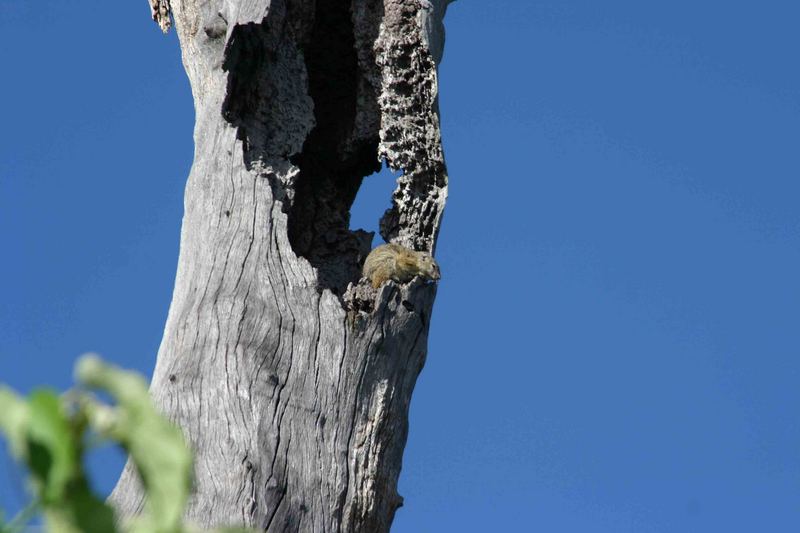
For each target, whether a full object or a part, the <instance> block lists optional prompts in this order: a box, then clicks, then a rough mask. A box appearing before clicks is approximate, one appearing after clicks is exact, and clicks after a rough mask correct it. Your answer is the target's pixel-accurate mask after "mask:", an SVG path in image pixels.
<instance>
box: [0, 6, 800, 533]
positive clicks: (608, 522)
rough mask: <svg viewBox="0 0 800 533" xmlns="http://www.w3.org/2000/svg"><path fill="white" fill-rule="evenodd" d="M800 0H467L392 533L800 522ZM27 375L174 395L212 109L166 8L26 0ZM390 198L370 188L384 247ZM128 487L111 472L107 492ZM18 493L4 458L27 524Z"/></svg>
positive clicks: (9, 293)
mask: <svg viewBox="0 0 800 533" xmlns="http://www.w3.org/2000/svg"><path fill="white" fill-rule="evenodd" d="M798 21H800V4H798V2H797V1H796V0H795V1H777V0H766V1H762V2H742V1H725V2H723V1H706V2H697V1H685V0H674V1H672V2H658V3H656V2H642V1H617V2H596V1H588V0H583V1H581V0H550V1H537V2H527V1H523V0H505V1H500V0H493V1H491V2H487V1H475V0H460V1H459V2H456V3H455V4H452V5H451V7H450V10H449V12H448V15H447V19H446V23H447V36H448V41H447V48H446V51H445V58H444V63H443V65H442V68H441V71H440V74H441V77H440V86H441V107H442V128H443V134H444V144H445V150H446V155H447V159H448V163H449V169H450V178H451V181H450V184H451V188H450V197H449V202H448V206H447V211H446V214H445V219H444V225H443V228H442V232H441V239H440V242H439V248H438V258H439V260H440V262H441V265H442V272H443V279H442V281H441V284H440V291H439V296H438V299H437V301H436V307H435V311H434V318H433V324H432V331H431V336H430V345H429V357H428V362H427V365H426V367H425V369H424V370H423V372H422V375H421V376H420V380H419V383H418V386H417V390H416V392H415V395H414V400H413V403H412V412H411V433H410V437H409V442H408V447H407V449H406V455H405V460H404V466H403V473H402V476H401V480H400V492H401V494H402V495H403V496H404V497H405V502H406V505H405V506H404V507H403V508H402V509H401V510H400V511H399V512H398V514H397V518H396V522H395V528H394V531H395V532H399V533H420V532H421V533H426V532H443V531H455V532H488V531H509V532H517V531H531V532H548V533H551V532H579V533H583V532H590V533H595V532H597V533H600V532H603V533H619V532H632V533H634V532H635V533H640V532H645V533H647V532H676V533H677V532H680V533H683V532H715V531H724V532H726V533H729V532H754V531H769V532H794V531H800V412H799V411H800V328H799V325H800V205H798V204H800V202H799V201H798V200H800V149H798V142H799V141H800V30H799V29H798ZM0 50H2V52H0V58H2V65H3V74H2V81H1V82H0V105H1V106H2V126H0V246H1V248H0V250H2V256H3V260H2V261H0V283H2V299H1V300H2V302H1V303H0V381H3V382H6V383H10V384H11V385H13V386H14V387H16V388H18V389H22V390H25V391H27V390H29V389H30V388H31V387H32V386H34V385H36V384H42V383H46V384H51V385H54V386H56V387H59V388H65V387H67V386H68V385H69V384H70V383H71V369H72V364H73V361H74V359H75V358H76V357H77V356H78V355H79V354H81V353H83V352H86V351H89V350H92V351H97V352H100V353H101V354H103V355H104V356H105V357H107V358H109V359H111V360H112V361H114V362H116V363H118V364H120V365H122V366H125V367H130V368H135V369H138V370H140V371H142V372H144V373H147V374H149V373H150V372H151V370H152V368H153V364H154V357H155V353H156V349H157V347H158V344H159V341H160V339H161V331H162V327H163V323H164V319H165V317H166V313H167V306H168V304H169V300H170V296H171V290H172V284H173V279H174V273H175V266H176V260H177V253H178V237H179V228H180V221H181V215H182V213H181V210H182V201H183V200H182V194H183V187H184V183H185V180H186V176H187V174H188V170H189V167H190V164H191V159H192V149H193V148H192V126H193V110H192V102H191V96H190V93H189V87H188V83H187V80H186V77H185V75H184V73H183V70H182V66H181V64H180V58H179V51H178V45H177V40H176V38H175V35H174V34H172V35H170V36H169V37H162V36H161V34H160V33H159V32H158V31H157V28H156V27H155V25H154V24H152V23H151V22H150V21H149V20H148V8H147V3H146V2H145V0H135V1H127V2H108V3H104V4H103V5H99V4H98V3H97V2H96V1H93V2H89V1H86V0H80V1H78V0H76V1H73V2H64V1H63V0H58V1H54V0H42V1H39V2H27V1H22V0H5V1H2V2H0ZM390 190H391V179H390V178H388V177H387V176H376V177H372V178H369V179H368V180H367V185H366V187H365V189H364V194H363V195H362V196H361V197H359V199H358V201H357V205H356V207H355V209H354V214H353V217H354V218H353V219H354V224H355V225H358V226H366V227H368V228H374V227H375V225H376V221H377V218H378V216H379V214H380V213H381V212H382V211H383V209H384V208H385V207H386V206H387V205H388V196H389V191H390ZM120 467H121V460H120V458H119V456H118V455H117V454H114V453H111V452H108V453H105V454H103V455H102V456H100V457H98V458H96V459H95V460H94V461H93V475H94V482H95V484H96V486H97V487H98V488H99V489H100V490H102V491H107V490H109V489H110V487H111V486H112V485H113V482H114V480H115V478H116V476H117V473H118V471H119V469H120ZM20 491H21V485H20V483H19V480H18V479H17V478H15V477H14V476H12V475H10V473H9V463H8V461H7V460H5V459H0V507H5V508H6V509H14V508H16V507H17V506H18V505H19V503H20V498H21V494H20Z"/></svg>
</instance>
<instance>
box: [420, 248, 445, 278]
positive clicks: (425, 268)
mask: <svg viewBox="0 0 800 533" xmlns="http://www.w3.org/2000/svg"><path fill="white" fill-rule="evenodd" d="M419 272H420V274H422V275H423V276H425V277H427V278H428V279H433V280H437V279H439V278H441V277H442V275H441V274H440V273H439V263H437V262H436V259H434V258H433V256H432V255H431V254H429V253H428V252H419Z"/></svg>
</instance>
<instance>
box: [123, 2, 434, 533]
mask: <svg viewBox="0 0 800 533" xmlns="http://www.w3.org/2000/svg"><path fill="white" fill-rule="evenodd" d="M446 3H447V1H446V0H437V1H431V2H427V1H420V0H352V2H351V3H350V2H345V1H337V0H271V1H270V0H172V1H171V2H169V1H167V0H150V4H151V7H152V8H153V15H154V18H155V19H156V21H157V22H158V23H159V25H160V26H161V27H162V29H168V28H169V18H168V16H169V10H170V9H171V10H172V15H173V17H174V21H175V27H176V30H177V32H178V35H179V38H180V43H181V49H182V53H183V62H184V66H185V68H186V71H187V73H188V76H189V79H190V82H191V87H192V92H193V96H194V100H195V109H196V127H195V160H194V165H193V167H192V170H191V173H190V176H189V180H188V183H187V187H186V193H185V214H184V220H183V227H182V233H181V249H180V258H179V263H178V271H177V277H176V281H175V290H174V294H173V300H172V304H171V307H170V311H169V316H168V319H167V324H166V328H165V332H164V338H163V340H162V343H161V347H160V349H159V353H158V361H157V364H156V368H155V371H154V375H153V380H152V384H151V391H152V394H153V397H154V398H155V401H156V402H157V404H158V405H159V406H160V408H161V409H162V410H163V411H164V412H165V413H166V414H167V415H168V416H169V417H170V418H171V419H172V420H174V421H175V422H177V423H178V424H179V425H180V426H181V427H182V428H183V429H184V430H185V433H186V435H187V437H188V439H189V441H190V443H191V445H192V447H193V449H194V452H195V461H196V465H195V468H196V473H195V493H194V496H193V498H192V500H191V502H190V506H189V509H188V518H189V519H190V520H192V521H194V522H195V523H197V524H198V525H201V526H206V527H208V526H213V525H222V524H244V525H247V526H253V527H256V528H261V529H264V530H266V531H270V532H284V531H331V532H334V531H363V532H373V531H375V532H379V531H388V529H389V526H390V525H391V522H392V519H393V516H394V513H395V510H396V509H397V508H398V507H399V506H400V505H401V502H402V498H401V497H400V496H399V495H398V494H397V478H398V475H399V473H400V467H401V462H402V453H403V448H404V446H405V441H406V435H407V429H408V407H409V401H410V398H411V393H412V390H413V388H414V384H415V382H416V379H417V376H418V374H419V372H420V370H421V368H422V365H423V364H424V360H425V356H426V350H427V347H426V345H427V335H428V326H429V320H430V316H431V309H432V305H433V300H434V297H435V292H436V287H435V285H434V284H431V283H425V282H423V281H422V280H420V279H419V278H417V279H416V280H414V281H413V282H411V283H409V284H407V285H397V284H395V283H394V282H389V283H388V284H386V285H384V286H383V287H382V288H381V289H379V290H378V291H374V290H372V289H371V288H370V287H368V286H367V284H366V283H364V282H363V281H362V282H359V269H360V265H361V263H362V262H363V259H364V257H365V256H366V254H367V253H368V251H369V238H368V237H369V235H367V234H366V233H364V232H351V231H350V230H349V229H348V223H349V209H350V207H351V205H352V202H353V200H354V198H355V195H356V192H357V191H358V188H359V187H360V185H361V181H362V178H363V177H364V176H366V175H369V174H371V173H373V172H375V171H376V170H378V169H379V168H380V162H381V161H382V160H385V161H386V162H387V163H388V164H389V165H390V166H391V167H392V168H395V169H402V170H403V176H402V177H401V178H399V179H398V186H397V189H396V191H395V193H394V195H393V207H392V208H391V209H389V210H388V211H387V212H386V214H385V215H384V217H383V219H382V220H381V233H382V235H383V237H384V239H385V240H387V241H391V242H397V243H400V244H404V245H406V246H409V247H412V248H415V249H418V250H428V251H433V249H434V247H435V244H436V236H437V233H438V229H439V224H440V221H441V216H442V210H443V207H444V203H445V199H446V195H447V175H446V169H445V164H444V157H443V154H442V148H441V143H440V134H439V119H438V109H437V100H436V98H437V78H436V64H437V63H438V61H439V59H440V58H441V53H442V46H443V40H444V39H443V26H442V17H443V16H444V11H445V9H446ZM165 16H166V19H165ZM348 287H349V290H348ZM142 498H143V496H142V492H141V490H140V486H139V481H138V480H137V478H136V474H135V472H134V471H133V469H132V468H131V467H130V465H128V466H126V468H125V471H124V472H123V475H122V477H121V478H120V481H119V483H118V485H117V487H116V488H115V490H114V492H113V494H112V496H111V501H112V502H113V503H114V504H115V506H116V507H117V508H118V509H119V510H120V512H121V513H122V514H123V515H131V514H136V513H137V512H138V511H139V510H140V509H141V508H142V504H143V500H142Z"/></svg>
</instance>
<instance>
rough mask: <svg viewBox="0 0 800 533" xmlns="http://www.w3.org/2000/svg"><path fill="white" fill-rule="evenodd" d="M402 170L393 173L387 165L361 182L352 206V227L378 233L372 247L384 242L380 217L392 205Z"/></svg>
mask: <svg viewBox="0 0 800 533" xmlns="http://www.w3.org/2000/svg"><path fill="white" fill-rule="evenodd" d="M401 174H402V173H401V172H397V173H393V172H392V171H391V169H389V167H387V166H386V165H384V166H383V168H382V169H381V170H380V172H376V173H375V174H372V175H370V176H367V177H366V178H364V181H362V182H361V188H360V189H358V194H357V196H356V200H355V202H353V206H352V207H351V208H350V229H352V230H364V231H366V232H368V233H373V234H375V235H377V236H378V237H377V239H376V238H373V240H372V247H375V246H377V245H378V244H381V243H382V240H383V239H382V238H381V237H380V219H381V217H382V216H383V215H384V213H385V212H386V210H387V209H389V208H391V206H392V193H393V192H394V190H395V189H396V188H397V178H398V177H399V176H400V175H401Z"/></svg>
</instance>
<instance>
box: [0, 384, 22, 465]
mask: <svg viewBox="0 0 800 533" xmlns="http://www.w3.org/2000/svg"><path fill="white" fill-rule="evenodd" d="M0 431H2V432H3V433H5V435H6V438H7V439H8V443H9V447H10V451H11V454H12V455H13V456H14V457H15V458H17V459H23V457H24V454H25V450H26V448H27V446H26V444H25V442H26V440H27V432H28V404H27V402H25V400H23V399H22V398H21V397H20V396H18V395H17V393H15V392H14V391H12V390H11V389H9V388H8V387H5V386H3V385H0Z"/></svg>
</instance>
